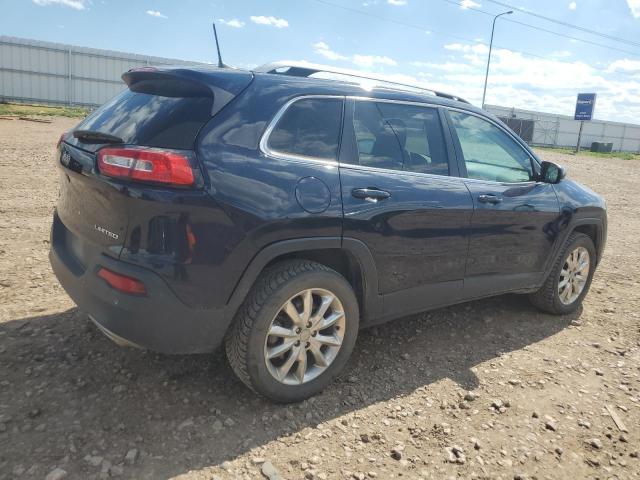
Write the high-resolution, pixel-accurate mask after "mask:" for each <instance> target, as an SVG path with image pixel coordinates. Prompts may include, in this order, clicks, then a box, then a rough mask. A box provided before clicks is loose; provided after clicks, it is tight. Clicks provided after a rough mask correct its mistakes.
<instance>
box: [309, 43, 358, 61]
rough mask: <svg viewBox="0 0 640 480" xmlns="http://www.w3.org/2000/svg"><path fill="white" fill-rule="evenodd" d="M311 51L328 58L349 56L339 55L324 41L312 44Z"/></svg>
mask: <svg viewBox="0 0 640 480" xmlns="http://www.w3.org/2000/svg"><path fill="white" fill-rule="evenodd" d="M313 51H314V52H315V53H317V54H318V55H322V56H323V57H324V58H327V59H329V60H348V59H349V57H347V56H345V55H340V54H339V53H336V52H334V51H333V50H331V48H329V45H327V44H326V43H325V42H316V43H314V44H313Z"/></svg>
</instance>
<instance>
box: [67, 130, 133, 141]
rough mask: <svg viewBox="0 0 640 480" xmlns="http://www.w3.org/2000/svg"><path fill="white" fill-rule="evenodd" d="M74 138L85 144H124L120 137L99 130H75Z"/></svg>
mask: <svg viewBox="0 0 640 480" xmlns="http://www.w3.org/2000/svg"><path fill="white" fill-rule="evenodd" d="M73 136H74V137H75V138H77V139H78V140H81V141H83V142H84V143H124V140H123V139H121V138H120V137H116V136H115V135H109V134H108V133H104V132H100V131H98V130H75V131H74V132H73Z"/></svg>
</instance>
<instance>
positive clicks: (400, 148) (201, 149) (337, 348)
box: [50, 64, 607, 402]
mask: <svg viewBox="0 0 640 480" xmlns="http://www.w3.org/2000/svg"><path fill="white" fill-rule="evenodd" d="M322 70H323V69H322V68H320V67H317V66H312V65H308V64H297V65H296V64H272V65H269V66H265V67H262V68H259V69H257V70H255V71H253V72H249V71H240V70H231V69H218V68H143V69H136V70H131V71H129V72H127V73H125V74H124V75H123V79H124V81H125V82H126V84H127V86H128V88H127V89H126V90H125V91H124V92H123V93H121V94H120V95H118V96H117V97H115V98H114V99H113V100H111V101H109V102H108V103H107V104H105V105H104V106H103V107H101V108H100V109H98V110H97V111H95V112H94V113H93V114H91V115H90V116H89V117H87V118H86V119H85V120H84V121H83V122H82V123H80V125H78V126H77V127H76V128H75V129H74V130H72V131H70V132H67V133H65V134H64V135H63V136H62V137H61V139H60V143H59V149H58V159H59V163H60V171H61V174H62V175H61V193H60V198H59V200H58V205H57V209H56V212H55V214H54V219H53V227H52V233H51V237H52V241H51V254H50V258H51V264H52V266H53V269H54V271H55V273H56V275H57V277H58V279H59V280H60V283H61V284H62V285H63V286H64V288H65V290H66V291H67V292H68V294H69V295H70V296H71V297H72V298H73V300H74V301H75V302H76V303H77V304H78V305H79V307H80V308H81V309H83V310H85V311H87V312H88V314H89V316H90V318H91V319H92V320H93V321H94V322H95V324H96V325H97V326H98V327H99V328H100V329H101V330H102V331H103V332H104V333H105V334H106V335H107V336H109V337H110V338H111V339H113V340H115V341H116V342H117V343H119V344H122V345H134V346H139V347H143V348H148V349H152V350H155V351H158V352H165V353H198V352H211V351H213V350H214V349H216V348H218V347H219V346H220V345H221V344H222V342H223V341H224V343H225V347H226V352H227V355H228V357H229V361H230V364H231V366H232V368H233V370H234V371H235V373H236V374H237V375H238V377H239V378H240V379H241V380H242V381H243V382H244V383H245V384H246V385H247V386H249V387H250V388H252V389H253V390H255V391H256V392H259V393H260V394H262V395H264V396H266V397H269V398H271V399H273V400H276V401H282V402H289V401H297V400H301V399H303V398H306V397H308V396H310V395H313V394H314V393H316V392H318V391H320V390H321V389H322V388H324V387H325V386H326V385H327V384H328V383H329V382H330V381H331V380H332V379H333V378H334V377H335V376H336V375H337V374H338V373H339V372H340V371H341V370H342V368H343V367H344V366H345V363H346V362H347V360H348V358H349V355H350V354H351V352H352V350H353V347H354V344H355V341H356V336H357V333H358V329H359V328H361V327H367V326H370V325H374V324H376V323H380V322H384V321H387V320H390V319H393V318H397V317H402V316H405V315H408V314H412V313H416V312H420V311H424V310H427V309H432V308H437V307H442V306H445V305H451V304H454V303H459V302H464V301H467V300H471V299H477V298H482V297H487V296H491V295H497V294H502V293H505V292H517V293H527V294H529V295H530V298H531V300H532V302H533V303H534V304H535V305H536V306H538V307H540V308H541V309H543V310H545V311H547V312H551V313H554V314H565V313H569V312H572V311H574V310H576V308H578V306H579V305H580V304H581V302H582V300H583V298H584V296H585V295H586V293H587V291H588V289H589V285H590V283H591V279H592V277H593V274H594V271H595V268H596V265H597V264H598V262H599V261H600V258H601V256H602V251H603V248H604V244H605V238H606V229H607V220H606V210H605V202H604V201H603V199H602V198H601V197H599V196H598V195H596V194H595V193H593V192H592V191H590V190H589V189H587V188H585V187H583V186H581V185H579V184H577V183H575V182H573V181H571V180H568V179H565V178H564V176H565V175H564V170H563V169H562V168H561V167H559V166H558V165H555V164H553V163H549V162H544V161H540V160H539V159H538V158H537V157H536V155H535V154H534V153H533V152H532V151H531V150H530V149H529V148H528V146H527V145H526V144H525V143H524V142H522V141H521V140H520V139H519V138H518V137H517V136H516V135H515V134H514V133H513V132H512V131H510V130H509V129H508V128H506V127H505V126H504V125H503V124H502V123H501V122H500V121H499V120H497V119H496V118H495V117H493V116H492V115H490V114H488V113H487V112H485V111H482V110H479V109H477V108H474V107H473V106H471V105H470V104H469V103H467V102H465V101H464V100H462V99H460V98H457V97H455V96H452V95H446V94H443V93H440V92H431V91H422V90H419V89H416V88H404V87H400V86H399V85H396V84H390V83H388V82H387V83H382V82H378V81H375V80H371V79H363V78H361V77H360V76H359V75H358V74H351V75H346V74H343V72H336V71H332V70H330V69H324V70H325V71H324V72H322ZM327 71H328V73H329V74H335V75H334V78H333V79H319V78H314V77H317V76H318V75H321V76H322V75H323V74H324V75H325V76H327V75H326V74H327ZM335 77H338V78H337V79H336V78H335Z"/></svg>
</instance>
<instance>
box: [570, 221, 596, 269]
mask: <svg viewBox="0 0 640 480" xmlns="http://www.w3.org/2000/svg"><path fill="white" fill-rule="evenodd" d="M604 228H605V227H604V225H603V222H602V220H600V219H599V218H584V219H580V220H577V221H576V222H575V223H574V225H573V227H572V228H571V229H569V232H568V234H567V237H568V236H569V235H571V233H573V232H578V233H583V234H585V235H586V236H588V237H589V238H590V239H591V241H592V242H593V245H594V246H595V248H596V265H598V264H599V263H600V258H601V256H602V251H603V250H604V242H605V231H604Z"/></svg>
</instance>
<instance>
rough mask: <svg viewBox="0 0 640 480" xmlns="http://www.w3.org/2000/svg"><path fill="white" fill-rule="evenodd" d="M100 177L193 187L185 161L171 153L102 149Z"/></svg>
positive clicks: (129, 149)
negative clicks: (101, 175)
mask: <svg viewBox="0 0 640 480" xmlns="http://www.w3.org/2000/svg"><path fill="white" fill-rule="evenodd" d="M98 168H99V169H100V172H101V173H102V174H103V175H107V176H109V177H116V178H127V179H130V180H136V181H140V182H155V183H165V184H170V185H180V186H187V185H193V182H194V176H193V169H192V168H191V164H190V163H189V159H188V158H187V157H186V156H184V155H181V154H179V153H175V152H169V151H164V150H155V149H148V148H103V149H102V150H100V151H99V152H98Z"/></svg>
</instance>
